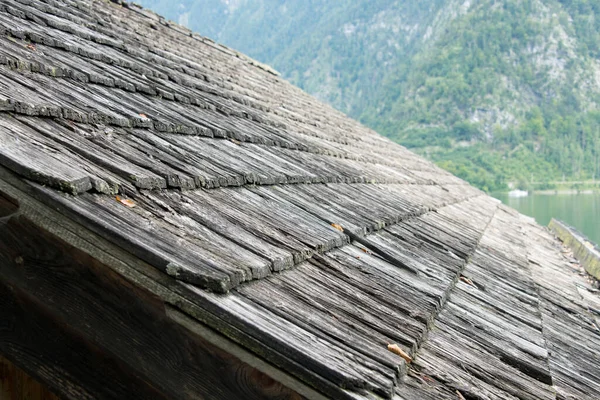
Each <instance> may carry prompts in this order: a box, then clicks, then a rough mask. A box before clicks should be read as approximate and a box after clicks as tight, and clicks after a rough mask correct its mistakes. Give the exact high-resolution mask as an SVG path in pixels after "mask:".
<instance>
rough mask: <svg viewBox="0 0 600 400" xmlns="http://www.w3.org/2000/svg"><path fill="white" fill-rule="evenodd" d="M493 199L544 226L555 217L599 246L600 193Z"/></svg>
mask: <svg viewBox="0 0 600 400" xmlns="http://www.w3.org/2000/svg"><path fill="white" fill-rule="evenodd" d="M493 196H494V197H496V198H497V199H499V200H502V202H503V203H504V204H507V205H509V206H510V207H512V208H514V209H516V210H518V211H519V212H520V213H522V214H525V215H529V216H530V217H533V218H535V220H536V221H537V222H538V223H539V224H541V225H544V226H548V222H550V219H551V218H556V219H559V220H561V221H564V222H566V223H567V224H569V225H571V226H574V227H575V228H577V230H579V231H580V232H581V233H583V234H584V235H586V236H587V237H588V239H590V240H591V241H592V242H595V243H600V193H593V194H553V195H545V194H538V195H536V194H533V195H529V196H527V197H517V198H515V197H508V194H507V193H495V194H493Z"/></svg>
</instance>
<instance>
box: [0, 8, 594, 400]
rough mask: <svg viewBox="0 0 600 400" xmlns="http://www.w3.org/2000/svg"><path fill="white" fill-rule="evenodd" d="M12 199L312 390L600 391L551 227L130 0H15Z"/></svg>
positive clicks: (6, 165)
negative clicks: (22, 197)
mask: <svg viewBox="0 0 600 400" xmlns="http://www.w3.org/2000/svg"><path fill="white" fill-rule="evenodd" d="M15 188H16V189H15ZM15 191H17V192H23V193H26V194H27V196H29V197H31V198H33V199H35V201H39V202H40V203H41V204H43V205H44V206H47V207H48V208H49V209H51V210H52V212H56V213H58V215H60V216H61V217H62V218H65V220H69V221H73V223H76V224H78V226H82V227H84V228H85V230H86V232H88V231H89V233H85V234H83V233H81V234H77V235H81V238H82V239H81V240H78V239H77V238H71V239H69V240H71V241H72V242H73V243H75V244H77V246H76V247H79V248H82V249H84V250H86V251H87V252H90V253H91V254H92V256H93V257H96V258H98V257H99V256H98V255H97V254H99V253H94V252H93V251H92V250H90V249H91V248H92V247H94V246H95V245H96V244H95V243H92V242H93V240H91V239H85V238H87V237H88V236H85V235H88V234H89V235H90V236H89V237H90V238H91V237H94V238H98V239H97V240H99V242H98V243H100V242H101V243H106V244H105V245H104V244H103V245H102V246H105V247H104V248H105V249H108V248H109V247H108V246H114V249H116V250H114V251H115V253H111V251H108V250H106V251H105V253H111V254H112V255H107V256H106V257H109V258H110V257H111V256H112V257H113V258H115V260H113V261H114V262H115V263H122V264H123V266H120V267H118V268H117V267H115V270H118V272H119V273H120V274H123V276H125V277H126V278H127V279H129V280H132V281H134V282H135V284H136V285H140V286H141V287H143V288H145V289H147V290H150V291H152V292H153V293H154V294H155V295H156V296H158V297H159V298H160V299H161V301H162V302H163V303H164V304H166V305H167V306H168V307H172V308H174V309H176V310H177V311H178V312H182V313H183V314H185V315H186V316H188V317H191V318H192V319H194V320H196V321H199V322H200V323H202V324H203V326H207V327H208V328H210V329H211V330H214V331H215V332H217V333H218V334H219V335H222V336H223V337H226V338H227V339H228V340H231V341H232V342H234V343H236V345H239V346H240V348H243V349H245V351H248V352H250V353H251V354H253V355H255V356H256V357H257V359H260V360H262V361H264V362H265V363H267V364H269V365H271V366H274V367H275V368H276V369H277V370H281V371H283V372H284V373H285V374H287V375H289V376H291V377H293V378H294V379H296V380H297V381H298V382H300V383H299V385H300V386H302V385H306V387H307V388H310V390H314V392H310V391H304V392H303V391H302V390H303V389H302V388H301V387H300V388H297V387H294V390H298V391H299V393H301V394H302V395H304V396H307V397H311V396H315V395H316V394H315V393H319V394H320V395H324V396H327V397H331V398H339V399H344V398H345V399H357V398H386V399H390V398H394V399H398V400H400V399H456V398H461V397H457V396H463V397H464V398H466V399H512V398H514V399H532V400H533V399H557V398H559V399H595V398H600V329H599V327H598V322H597V317H598V316H597V315H594V314H593V313H590V312H589V311H588V304H587V303H586V300H585V299H584V298H583V297H582V296H581V295H580V294H579V292H578V291H579V290H581V289H580V286H581V285H583V282H584V279H583V278H582V277H581V276H579V275H578V274H576V273H574V272H573V271H572V270H571V269H570V267H569V262H568V260H566V259H565V258H564V257H563V256H562V254H561V249H560V246H559V245H558V244H557V243H556V241H555V240H554V238H553V237H552V236H551V235H550V234H549V233H548V232H547V231H546V230H545V229H543V228H541V227H540V226H538V225H536V224H535V223H534V222H532V221H531V220H530V219H528V218H526V217H524V216H522V215H519V214H518V213H516V212H515V211H513V210H511V209H509V208H507V207H505V206H503V205H501V204H500V203H499V202H498V201H497V200H495V199H493V198H491V197H489V196H487V195H486V194H484V193H483V192H481V191H479V190H477V189H475V188H473V187H472V186H470V185H468V184H467V183H466V182H464V181H462V180H460V179H458V178H456V177H454V176H453V175H451V174H449V173H448V172H446V171H443V170H441V169H440V168H438V167H436V166H435V165H434V164H432V163H430V162H428V161H426V160H424V159H423V158H421V157H419V156H417V155H415V154H413V153H412V152H410V151H408V150H407V149H405V148H404V147H402V146H400V145H398V144H396V143H393V142H391V141H390V140H388V139H386V138H383V137H382V136H379V135H378V134H376V133H375V132H373V131H370V130H369V129H367V128H365V127H363V126H361V125H360V124H358V123H357V122H355V121H353V120H351V119H349V118H347V117H345V116H344V115H342V114H341V113H339V112H337V111H335V110H333V109H332V108H330V107H328V106H326V105H324V104H322V103H320V102H319V101H317V100H315V99H314V98H312V97H310V96H309V95H307V94H306V93H304V92H302V91H301V90H300V89H298V88H296V87H294V86H292V85H290V84H289V83H287V82H286V81H284V80H283V79H282V78H280V77H279V76H278V74H277V73H276V72H275V71H273V70H272V69H270V68H269V67H266V66H263V65H261V64H260V63H257V62H255V61H253V60H251V59H249V58H248V57H246V56H244V55H242V54H239V53H237V52H235V51H233V50H231V49H228V48H226V47H224V46H221V45H219V44H216V43H214V42H212V41H211V40H209V39H207V38H203V37H201V36H199V35H197V34H195V33H192V32H190V31H188V30H186V29H185V28H182V27H181V26H178V25H176V24H173V23H171V22H167V21H165V20H164V19H163V18H161V17H159V16H157V15H155V14H154V13H152V12H149V11H147V10H144V9H142V8H140V7H137V6H135V5H132V4H128V3H121V2H120V1H113V2H107V1H101V0H61V1H55V0H44V1H36V0H0V194H1V193H3V192H4V193H5V196H7V197H12V198H18V196H17V195H16V194H15ZM0 199H2V197H1V196H0ZM32 201H33V200H32ZM21 203H22V204H25V205H23V206H22V208H23V209H26V204H27V202H26V201H22V202H21ZM32 204H33V203H32ZM0 208H1V207H0ZM31 208H32V210H31V212H32V213H35V212H39V210H37V211H36V210H33V208H35V207H31ZM23 212H25V211H23ZM32 215H33V214H32ZM1 216H2V215H1V214H0V217H1ZM1 221H2V219H0V222H1ZM39 221H40V222H39V223H40V224H43V223H44V222H43V221H42V220H41V219H40V220H39ZM65 235H66V236H65V237H64V238H63V239H64V240H67V239H66V237H67V236H68V237H71V236H69V235H70V234H65ZM77 235H75V236H77ZM95 240H96V239H95ZM84 242H85V243H84ZM98 246H99V245H98ZM6 251H8V250H6ZM120 252H122V254H126V255H127V256H122V257H121V256H119V257H117V256H115V255H114V254H121V253H120ZM0 253H2V252H1V251H0ZM123 257H125V258H123ZM133 259H135V260H139V261H140V262H141V263H143V264H144V265H147V266H150V267H151V268H152V269H153V270H152V271H150V270H148V271H147V272H144V273H143V274H141V275H140V274H139V271H135V268H133V267H131V268H130V266H128V265H129V264H128V263H129V262H128V261H127V260H133ZM21 261H22V260H21ZM136 262H137V261H136ZM130 264H134V262H133V261H131V263H130ZM115 265H116V264H115ZM119 265H120V264H119ZM136 274H137V275H136ZM138 275H139V276H138ZM578 285H579V286H578ZM73 301H77V299H73ZM164 340H165V341H169V340H171V339H170V338H169V337H165V338H164ZM390 344H396V345H397V346H399V348H400V349H401V350H402V351H403V352H404V353H406V354H407V355H408V356H410V358H412V359H413V361H412V362H410V363H409V362H407V360H405V358H403V357H401V356H400V355H398V354H396V353H394V352H392V351H389V350H388V345H390ZM173 346H175V347H176V346H177V343H175V344H173ZM182 346H183V345H182ZM186 346H187V345H186ZM186 348H187V347H186ZM1 349H2V348H1V347H0V350H1ZM180 367H181V366H180ZM165 368H171V367H170V366H169V367H167V366H165ZM173 368H176V371H178V370H177V367H173ZM181 368H182V371H181V373H182V374H183V375H185V373H186V371H187V370H183V367H181ZM147 373H148V374H149V372H147ZM176 376H177V375H176ZM186 382H187V381H186ZM165 385H166V386H165V387H162V386H161V382H160V380H158V381H157V383H156V387H158V389H157V390H162V391H164V392H165V393H174V392H173V391H176V388H175V389H174V388H173V387H171V386H169V385H174V383H173V382H169V383H168V384H165ZM218 385H219V383H215V386H218ZM167 386H168V388H167ZM182 386H183V383H182ZM192 386H193V385H191V384H190V385H188V386H186V387H185V390H183V391H182V393H187V395H182V398H194V397H193V393H194V392H193V390H192V389H190V387H192ZM148 396H151V395H148ZM186 396H189V397H186Z"/></svg>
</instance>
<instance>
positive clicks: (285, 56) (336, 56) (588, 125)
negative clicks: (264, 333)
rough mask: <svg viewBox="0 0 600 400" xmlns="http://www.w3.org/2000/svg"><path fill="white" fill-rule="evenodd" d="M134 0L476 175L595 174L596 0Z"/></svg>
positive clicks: (495, 179) (598, 142)
mask: <svg viewBox="0 0 600 400" xmlns="http://www.w3.org/2000/svg"><path fill="white" fill-rule="evenodd" d="M142 4H143V5H144V6H147V7H151V8H154V9H156V11H158V12H160V13H164V14H166V15H167V16H169V17H170V18H172V19H173V20H175V21H179V22H180V23H183V24H186V25H188V26H189V27H190V28H191V29H193V30H196V31H198V32H200V33H201V34H204V35H206V36H209V37H212V38H213V39H215V40H217V41H220V42H222V43H224V44H226V45H229V46H231V47H233V48H236V49H238V50H240V51H242V52H244V53H247V54H249V55H250V56H252V57H255V58H257V59H258V60H260V61H263V62H266V63H268V64H270V65H273V66H274V67H275V68H276V69H277V70H278V71H280V72H281V73H282V75H283V76H284V77H286V78H287V79H289V80H290V81H292V82H293V83H294V84H296V85H298V86H300V87H301V88H303V89H305V90H306V91H308V92H309V93H311V94H313V95H315V96H317V97H318V98H320V99H322V100H325V101H327V102H329V103H330V104H332V105H333V106H335V107H336V108H338V109H340V110H342V111H344V112H345V113H348V114H350V115H351V116H353V117H355V118H358V119H360V120H361V121H362V122H364V123H366V124H367V125H369V126H371V127H373V128H375V129H376V130H378V131H379V132H381V133H383V134H385V135H387V136H389V137H391V138H394V139H396V140H398V141H400V142H401V143H402V144H405V145H407V146H409V147H412V148H413V149H416V150H417V151H419V152H420V153H422V154H425V155H427V156H429V157H431V158H433V159H434V160H436V161H437V162H438V163H440V165H442V166H444V167H445V168H448V169H449V170H451V171H452V172H454V173H457V174H458V175H460V176H461V177H464V178H466V179H468V180H470V181H471V182H472V183H475V184H476V185H478V186H480V187H483V188H488V189H497V188H501V187H502V186H503V185H504V183H505V182H507V181H531V180H534V181H546V180H553V178H556V177H562V176H563V175H564V176H567V177H576V178H577V179H586V178H592V177H597V176H598V175H599V174H600V116H599V115H598V114H597V112H596V110H597V108H598V103H599V99H600V97H599V94H600V61H599V59H600V57H599V55H600V47H599V46H600V34H599V32H600V29H598V28H599V26H600V22H598V21H597V19H596V12H597V11H600V5H596V4H593V3H592V2H588V1H586V0H560V1H557V0H543V1H542V0H524V1H517V0H446V1H442V0H428V1H421V2H413V1H406V0H396V1H394V0H376V1H373V0H357V1H349V0H348V1H346V0H344V1H335V2H332V1H326V0H310V1H292V0H208V1H202V2H200V1H199V0H181V1H179V2H171V1H166V0H144V1H142ZM532 176H533V177H534V178H533V179H532V178H531V177H532Z"/></svg>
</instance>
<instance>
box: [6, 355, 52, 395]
mask: <svg viewBox="0 0 600 400" xmlns="http://www.w3.org/2000/svg"><path fill="white" fill-rule="evenodd" d="M0 399H3V400H59V399H58V397H57V396H56V395H54V394H53V393H52V392H51V391H50V390H48V388H47V387H46V386H44V385H42V384H41V383H39V382H38V381H36V380H35V379H33V378H32V377H31V376H29V375H28V374H27V373H26V372H25V371H23V370H22V369H20V368H19V367H17V366H16V365H14V364H13V363H12V362H10V361H9V360H7V359H6V358H4V357H2V356H0Z"/></svg>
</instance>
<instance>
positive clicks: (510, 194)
mask: <svg viewBox="0 0 600 400" xmlns="http://www.w3.org/2000/svg"><path fill="white" fill-rule="evenodd" d="M528 194H529V192H527V190H518V189H517V190H511V191H510V192H508V197H526V196H527V195H528Z"/></svg>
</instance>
